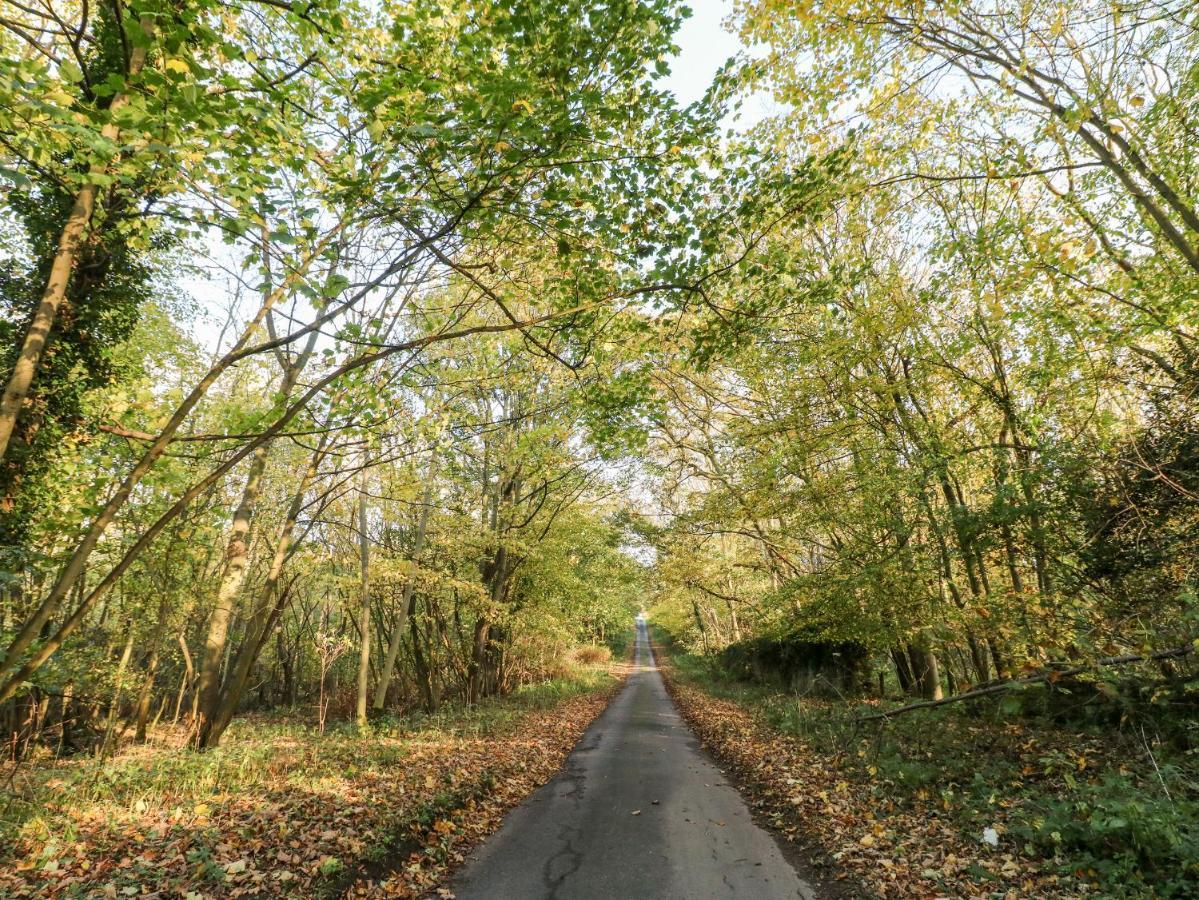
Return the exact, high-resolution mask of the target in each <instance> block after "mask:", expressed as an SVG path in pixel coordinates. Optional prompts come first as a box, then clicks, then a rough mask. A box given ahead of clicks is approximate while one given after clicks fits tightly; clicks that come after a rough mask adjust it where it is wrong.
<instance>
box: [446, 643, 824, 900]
mask: <svg viewBox="0 0 1199 900" xmlns="http://www.w3.org/2000/svg"><path fill="white" fill-rule="evenodd" d="M636 652H637V655H636V663H637V668H636V670H635V671H634V672H633V674H632V675H630V676H629V680H628V683H627V684H626V685H625V687H624V689H623V690H622V691H621V692H620V693H619V694H618V695H617V696H616V698H615V699H614V700H613V701H612V703H611V704H610V705H609V706H608V708H607V709H606V710H604V712H603V713H602V714H601V715H600V716H599V718H598V719H596V720H595V722H593V723H592V724H591V727H590V728H588V730H587V732H586V734H584V735H583V738H582V739H581V740H580V741H579V743H578V746H576V747H575V749H574V751H573V752H572V753H571V755H570V756H569V757H568V759H567V761H566V763H565V765H564V766H563V768H562V771H561V772H559V774H558V775H557V776H556V777H555V778H554V779H553V780H552V781H550V782H549V783H548V784H546V785H545V786H543V787H542V788H540V789H539V790H538V791H536V792H535V793H534V794H533V795H532V796H531V797H530V798H529V799H528V800H527V801H525V803H524V804H523V805H521V806H520V807H518V808H517V809H515V810H513V812H512V813H511V814H510V815H509V816H508V817H507V819H506V820H505V821H504V824H503V826H502V827H501V828H500V830H499V831H498V832H496V833H495V834H494V835H492V837H491V838H489V839H488V840H487V841H486V842H485V843H484V844H483V845H482V846H480V847H479V848H477V850H476V852H475V854H474V856H473V857H472V859H471V860H469V861H468V862H467V864H466V866H465V867H464V868H463V869H462V871H461V872H460V874H459V875H458V877H457V878H456V879H455V881H454V883H453V887H452V889H453V891H454V894H455V896H456V897H457V898H458V900H509V898H512V900H516V898H520V900H525V898H528V900H549V898H554V900H600V898H603V900H614V898H638V900H654V898H663V900H665V898H679V900H683V898H686V900H706V898H733V897H736V898H744V900H776V898H784V897H785V898H797V897H799V898H804V900H815V898H816V893H815V891H814V890H813V889H812V887H811V886H810V885H808V884H807V883H806V882H804V881H803V880H802V879H801V878H800V876H799V875H798V873H797V872H796V871H795V869H794V868H792V866H791V865H790V863H788V862H787V860H786V859H785V858H784V857H783V854H782V853H781V852H780V850H779V847H778V845H777V844H776V843H775V841H774V838H773V837H772V836H771V835H770V834H769V833H767V832H766V831H764V830H762V829H761V828H759V827H758V826H757V825H756V824H755V823H754V821H753V818H752V816H751V814H750V811H749V809H748V807H747V806H746V805H745V801H744V800H742V799H741V796H740V794H738V793H737V791H736V790H735V789H734V788H733V787H732V786H730V785H729V784H727V783H726V782H725V779H724V776H723V775H721V773H720V770H719V769H718V768H717V767H716V765H715V764H714V763H713V762H712V760H711V759H709V758H708V756H707V755H706V754H705V753H704V752H703V751H702V750H701V749H700V748H699V742H698V741H697V740H696V739H695V737H694V736H693V735H692V734H691V732H690V731H689V730H688V728H687V726H686V724H685V723H684V722H683V721H682V719H681V718H680V717H679V714H678V712H677V710H676V709H675V706H674V703H673V702H672V701H671V699H670V696H669V695H668V694H667V693H666V688H665V686H664V685H663V683H662V676H661V675H660V674H659V673H658V671H657V669H656V668H655V666H654V659H653V653H652V651H651V650H650V646H649V640H648V637H647V635H646V631H645V623H644V622H643V621H640V620H639V621H638V622H637V651H636Z"/></svg>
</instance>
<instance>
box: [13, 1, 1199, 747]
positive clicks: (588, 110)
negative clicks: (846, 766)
mask: <svg viewBox="0 0 1199 900" xmlns="http://www.w3.org/2000/svg"><path fill="white" fill-rule="evenodd" d="M685 15H686V11H685V10H684V9H683V7H682V6H681V5H679V4H677V3H675V2H672V0H606V2H601V0H552V2H550V0H505V2H497V0H435V2H423V0H422V2H420V3H407V2H400V0H395V2H390V0H389V2H380V3H361V4H359V3H351V2H343V0H312V2H307V0H305V2H290V3H288V2H278V0H245V2H242V3H236V4H229V3H216V2H211V0H202V2H198V3H190V4H181V3H178V2H174V0H135V2H114V3H106V4H89V3H88V2H86V0H84V2H58V0H38V2H31V3H17V2H8V0H5V2H3V3H0V50H2V52H0V194H2V197H3V202H2V204H0V209H2V212H0V215H2V216H3V224H2V228H0V232H2V235H3V237H2V238H0V240H2V241H3V254H2V257H0V303H2V307H3V314H2V316H0V335H2V340H0V347H2V348H3V354H4V361H3V372H4V379H5V390H4V394H3V399H2V401H0V453H2V454H3V461H2V465H0V498H2V499H0V507H2V523H0V553H2V560H3V564H2V569H3V585H2V586H0V638H2V642H0V648H2V649H0V733H2V734H3V736H4V738H5V743H6V750H5V756H6V757H7V758H8V759H9V760H10V761H12V762H16V761H19V760H21V759H24V758H26V757H28V756H30V755H35V754H36V753H38V752H41V753H47V752H48V753H53V754H60V755H69V754H72V753H80V752H87V753H92V754H100V755H104V754H107V753H111V752H113V751H114V750H115V749H116V748H117V747H119V746H121V745H123V744H125V743H128V742H131V741H144V740H146V739H147V737H148V736H152V735H153V734H154V733H155V730H156V729H159V730H169V729H174V731H175V732H182V733H184V734H186V739H187V741H189V742H190V743H191V744H192V745H193V746H194V747H196V748H197V749H201V750H203V749H206V748H211V747H213V746H215V745H217V744H218V743H219V742H220V740H221V738H222V736H223V734H224V733H225V731H226V729H227V728H228V727H229V726H230V724H231V722H234V721H235V716H237V715H239V714H241V713H246V712H255V711H257V712H265V711H275V712H277V711H280V710H291V711H293V712H294V713H296V714H297V715H300V716H302V717H304V718H305V720H306V721H311V722H312V723H314V724H318V725H319V727H320V728H321V729H324V728H325V726H326V723H327V722H329V721H356V722H357V723H358V724H359V725H360V726H364V727H365V726H367V725H368V723H369V722H370V721H371V720H372V719H377V718H378V717H380V716H381V715H384V714H389V713H397V712H403V711H407V710H412V709H418V708H422V709H426V710H436V709H437V708H438V707H439V706H440V705H442V704H444V703H447V702H453V703H468V704H474V703H477V702H479V701H481V700H482V699H483V698H486V697H490V696H493V695H497V694H504V693H507V692H509V691H510V690H512V689H513V688H515V687H517V686H519V685H521V684H525V683H529V682H533V681H537V680H540V679H544V678H548V677H552V676H553V675H554V674H556V673H557V672H559V671H560V669H561V667H562V666H563V664H564V660H565V659H566V658H567V657H568V656H569V655H570V653H571V652H572V650H575V648H579V647H586V646H588V645H593V644H604V643H609V644H611V645H612V647H613V648H614V649H615V650H616V651H617V652H620V651H621V650H622V647H623V642H624V641H626V640H627V636H628V633H629V626H630V623H631V620H632V617H633V615H634V614H635V613H636V612H637V611H638V610H641V609H647V610H652V616H653V617H654V618H655V619H656V620H658V621H661V622H662V623H663V624H664V625H665V626H666V627H668V628H669V629H670V631H671V632H672V633H673V634H674V636H675V638H676V639H677V640H678V641H679V642H681V643H682V644H683V645H684V646H689V647H691V648H692V649H694V650H696V651H699V652H703V653H709V654H717V653H722V654H723V657H722V658H724V659H725V660H727V661H728V664H729V665H730V666H732V667H733V668H738V667H739V668H740V669H741V670H744V671H751V670H752V671H758V672H760V671H761V670H764V669H765V670H779V671H782V672H784V674H788V675H790V674H794V673H797V672H804V673H807V674H809V675H810V674H813V673H823V674H830V673H835V675H836V678H835V679H834V680H835V681H837V684H838V689H839V690H842V691H849V692H852V693H855V694H858V695H863V696H873V695H878V694H880V693H881V694H883V695H888V696H892V697H894V696H897V695H900V694H904V695H910V697H911V698H912V699H918V698H924V699H927V700H936V699H940V698H943V697H946V696H949V695H953V694H960V693H963V692H966V691H969V690H971V689H972V688H975V687H977V686H979V685H993V684H995V683H996V682H998V681H1001V680H1005V679H1017V678H1020V677H1029V676H1036V677H1040V676H1041V675H1044V676H1045V677H1046V678H1047V679H1049V680H1056V679H1057V678H1059V677H1061V676H1062V675H1063V674H1068V675H1070V676H1071V677H1074V676H1077V675H1079V674H1081V675H1082V676H1083V678H1084V679H1091V681H1092V682H1093V683H1095V684H1097V685H1098V686H1099V688H1100V689H1104V688H1105V686H1106V685H1107V682H1106V680H1105V679H1107V678H1109V677H1115V676H1114V674H1110V673H1115V672H1126V671H1129V670H1128V669H1127V668H1126V667H1125V666H1124V665H1123V664H1124V663H1130V662H1131V663H1134V664H1135V663H1136V662H1137V660H1138V659H1148V661H1149V662H1150V663H1152V665H1143V666H1140V667H1139V668H1136V667H1135V666H1134V668H1135V670H1136V671H1137V672H1138V673H1139V676H1138V677H1141V678H1143V679H1145V683H1147V684H1151V685H1152V686H1153V689H1154V690H1157V691H1158V692H1159V695H1160V697H1162V698H1164V699H1163V700H1162V702H1163V703H1169V704H1176V705H1177V706H1178V707H1179V708H1181V709H1183V710H1186V709H1192V710H1193V706H1192V705H1191V704H1192V703H1193V689H1194V683H1193V682H1190V681H1188V680H1187V679H1188V677H1189V676H1188V673H1189V671H1190V670H1189V668H1188V666H1187V655H1188V654H1189V652H1190V650H1191V648H1192V646H1193V643H1192V642H1193V641H1194V640H1195V639H1196V636H1197V635H1199V600H1197V598H1196V595H1195V579H1196V571H1195V566H1196V551H1197V550H1199V546H1197V544H1199V403H1197V400H1196V390H1197V388H1199V343H1197V337H1196V331H1195V329H1196V324H1197V322H1196V314H1197V309H1199V211H1197V209H1196V200H1197V196H1199V150H1197V148H1199V12H1197V10H1196V7H1195V6H1194V4H1192V3H1188V2H1181V0H1180V2H1174V0H1123V2H1117V3H1110V2H1091V0H1078V2H1073V0H1061V2H1048V0H1045V2H1040V0H1028V2H1017V0H988V2H970V0H960V2H953V3H943V2H904V3H884V2H855V0H828V2H801V0H743V2H741V3H739V4H738V6H737V9H736V12H735V13H734V15H733V17H732V19H731V20H730V27H732V28H735V29H737V30H738V31H739V33H740V34H741V35H742V37H743V41H744V44H745V46H746V47H747V48H749V49H747V51H746V52H745V54H744V55H743V57H741V58H737V59H733V60H730V62H729V63H728V64H727V65H726V66H725V67H724V68H722V69H721V70H720V72H719V73H718V75H717V77H716V80H715V82H714V83H713V85H712V86H711V88H710V89H709V90H708V92H707V94H706V96H705V97H704V99H703V100H701V101H700V102H697V103H695V104H693V105H691V106H687V107H683V106H681V105H680V104H679V103H678V102H677V101H676V100H675V98H674V97H673V95H672V94H671V93H669V92H668V91H667V90H666V88H665V87H664V86H663V83H662V76H663V75H665V74H666V72H667V71H668V69H669V66H670V60H671V58H672V56H673V55H674V54H675V53H676V51H677V48H676V47H675V45H674V42H675V34H676V31H677V29H678V28H679V26H680V24H681V22H682V21H683V20H684V17H685ZM763 105H768V107H769V110H770V112H769V114H768V115H764V116H760V117H748V116H745V115H739V113H738V110H748V109H750V108H758V107H761V106H763ZM1106 689H1107V690H1115V688H1111V687H1106ZM1180 715H1181V716H1184V718H1185V713H1180ZM1190 721H1191V725H1187V724H1186V722H1185V721H1183V722H1182V723H1181V727H1180V731H1181V732H1187V731H1188V729H1190V728H1192V727H1193V718H1192V719H1191V720H1190Z"/></svg>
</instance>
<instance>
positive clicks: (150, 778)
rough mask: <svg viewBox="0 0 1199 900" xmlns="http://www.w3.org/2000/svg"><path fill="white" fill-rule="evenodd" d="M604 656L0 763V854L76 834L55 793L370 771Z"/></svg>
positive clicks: (197, 792) (517, 706)
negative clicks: (358, 704)
mask: <svg viewBox="0 0 1199 900" xmlns="http://www.w3.org/2000/svg"><path fill="white" fill-rule="evenodd" d="M614 680H615V677H614V676H613V675H612V674H611V673H610V672H609V671H608V669H607V667H606V666H598V665H597V666H574V667H573V668H572V669H570V670H569V671H567V672H566V673H565V674H563V675H562V676H560V677H558V678H554V679H551V680H548V681H544V682H540V683H536V684H530V685H526V686H523V687H520V688H518V689H517V690H515V691H514V692H512V693H511V694H509V695H507V696H504V697H499V698H494V699H490V700H487V701H485V702H483V703H480V704H478V705H476V706H473V707H468V706H466V705H465V704H461V703H452V704H446V705H444V706H442V708H441V709H439V710H438V711H437V712H436V713H431V714H430V713H424V712H414V713H409V714H405V715H398V716H396V715H385V716H382V717H380V718H378V719H376V720H373V721H372V722H371V723H370V725H369V726H368V728H366V729H365V730H359V729H358V728H357V727H356V726H355V725H353V724H352V723H345V722H334V723H330V724H329V726H328V727H327V729H326V730H325V732H324V733H321V732H320V731H319V730H318V729H317V727H316V726H315V724H314V723H313V722H312V721H311V720H312V718H313V717H312V715H311V714H310V713H311V711H310V710H305V711H304V712H303V713H296V714H287V713H280V714H272V715H263V716H258V715H254V716H244V717H239V718H238V719H236V720H234V723H233V724H232V725H231V726H230V728H229V730H228V732H227V733H226V734H225V736H224V739H223V741H222V743H221V745H220V746H219V747H217V748H215V749H212V750H209V751H206V752H203V753H200V752H195V751H192V750H189V749H186V748H185V747H183V746H181V744H182V742H183V741H182V736H181V735H179V734H171V735H164V736H160V737H159V740H158V741H154V740H152V741H151V742H150V743H148V744H146V745H143V746H127V747H125V748H123V749H122V750H121V751H119V752H118V753H116V754H115V755H114V756H112V757H110V758H108V759H104V760H97V759H94V758H91V757H82V756H78V757H74V758H66V759H59V760H54V759H41V760H35V761H33V762H28V761H27V762H24V763H22V764H21V765H19V766H18V767H17V768H16V771H15V773H14V772H13V770H12V764H11V763H9V764H8V766H7V767H6V769H5V770H4V771H3V772H0V774H2V775H3V776H4V779H5V781H7V780H8V778H9V776H10V775H11V776H12V782H11V783H12V786H13V788H14V790H13V791H12V792H10V793H9V794H8V796H6V797H5V798H3V799H2V800H0V859H2V858H3V856H4V848H5V847H10V846H12V845H13V844H14V843H15V841H16V840H17V838H18V837H20V836H25V837H27V838H28V837H34V838H35V839H36V838H37V837H38V836H39V835H41V836H48V835H51V834H53V835H54V836H55V837H57V839H58V840H59V841H60V842H63V841H66V842H69V841H71V840H73V838H74V835H73V834H72V833H71V829H72V828H73V824H72V822H73V820H72V819H71V818H70V817H66V816H61V815H58V814H57V813H56V811H55V805H56V803H61V802H62V799H63V798H64V797H69V798H70V805H71V807H72V808H73V809H74V810H76V811H78V810H80V809H87V808H94V809H95V810H96V811H97V812H98V814H100V815H105V814H106V812H107V811H114V812H115V811H121V810H140V809H171V808H182V809H194V808H195V807H196V806H197V805H198V804H203V803H204V802H205V801H207V800H208V799H210V798H212V797H215V796H218V795H226V796H228V795H235V794H242V793H247V794H252V793H254V792H256V791H259V790H262V789H265V788H269V789H271V790H273V791H279V790H286V789H287V788H296V789H299V790H303V791H312V790H314V789H320V788H321V787H322V785H326V784H327V786H329V787H331V788H332V787H334V786H336V785H337V784H341V783H344V782H346V781H348V780H351V779H354V778H359V777H367V778H369V777H372V775H374V774H375V773H384V772H386V771H387V770H388V769H389V768H391V767H394V766H397V765H402V764H403V763H404V761H405V759H406V758H408V757H409V756H410V754H411V753H412V750H413V748H414V747H418V746H420V745H424V744H430V743H435V742H437V741H438V740H440V739H445V738H451V737H455V736H461V737H485V736H487V735H490V734H497V733H499V732H502V731H503V730H504V729H506V728H508V727H510V726H512V725H514V724H515V723H516V722H517V721H519V719H520V718H521V717H522V715H525V714H527V713H529V712H533V711H539V710H547V709H550V708H552V707H554V706H555V705H557V704H558V703H560V702H562V701H564V700H567V699H569V698H571V697H575V696H579V695H582V694H588V693H592V692H595V691H599V690H602V689H604V688H605V687H607V686H609V685H611V684H612V683H613V682H614Z"/></svg>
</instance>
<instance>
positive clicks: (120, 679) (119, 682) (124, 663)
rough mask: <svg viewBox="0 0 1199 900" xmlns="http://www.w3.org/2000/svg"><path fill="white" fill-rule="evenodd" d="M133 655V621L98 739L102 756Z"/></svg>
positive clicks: (106, 750)
mask: <svg viewBox="0 0 1199 900" xmlns="http://www.w3.org/2000/svg"><path fill="white" fill-rule="evenodd" d="M132 655H133V623H129V637H127V638H126V639H125V649H124V650H123V651H121V661H120V662H119V663H118V664H117V677H116V686H115V687H114V688H113V691H112V703H111V704H109V707H108V721H107V722H106V723H105V725H104V738H103V739H102V740H101V741H100V747H99V750H98V755H99V756H100V757H101V758H103V757H104V756H106V755H107V754H108V750H109V744H110V743H111V741H112V728H113V725H114V724H115V723H116V719H117V713H118V712H119V711H120V708H121V693H122V690H123V688H124V686H125V670H126V669H127V668H129V658H130V657H131V656H132Z"/></svg>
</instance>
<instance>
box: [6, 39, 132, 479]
mask: <svg viewBox="0 0 1199 900" xmlns="http://www.w3.org/2000/svg"><path fill="white" fill-rule="evenodd" d="M141 27H142V30H143V31H144V32H145V35H146V37H147V39H149V38H152V36H153V34H154V23H153V21H152V20H150V19H142V20H141ZM148 44H149V40H147V41H146V42H144V43H140V44H138V45H135V46H134V47H133V48H132V50H131V51H130V53H129V68H128V70H127V71H126V76H125V80H126V81H128V80H131V79H133V78H134V77H135V76H137V74H138V73H139V72H141V70H142V67H143V66H144V65H145V62H146V52H147V50H148V49H149V48H148ZM128 103H129V94H128V93H127V92H125V91H121V92H119V93H117V94H115V95H114V96H113V98H112V102H111V103H109V106H108V122H107V124H105V125H104V127H103V128H101V129H100V137H101V139H102V140H101V143H108V144H111V145H114V146H115V145H117V144H118V143H119V140H118V139H119V137H120V133H121V130H120V126H119V125H118V124H117V120H118V118H119V116H118V115H117V113H118V112H119V111H120V110H121V109H122V108H123V107H125V106H127V105H128ZM108 166H109V161H105V162H96V163H93V164H92V165H91V167H90V168H89V169H88V176H89V177H88V181H87V183H86V184H84V185H83V187H81V188H80V189H79V193H77V194H76V195H75V202H74V203H73V204H71V211H70V213H69V214H68V215H67V221H66V223H65V224H64V225H63V228H62V232H61V233H60V234H59V238H58V249H57V250H56V251H55V253H54V261H53V262H52V263H51V265H50V276H49V278H47V280H46V287H45V289H44V290H43V291H42V299H41V301H40V302H39V303H38V306H37V309H36V310H34V313H33V319H32V320H31V321H30V323H29V330H28V331H26V333H25V340H24V341H23V342H22V344H21V353H20V355H19V356H18V357H17V361H16V363H15V364H14V365H13V370H12V372H11V373H10V374H9V376H8V383H7V384H6V385H5V388H4V394H3V396H2V397H0V461H2V460H3V459H4V456H5V454H6V453H7V452H8V445H9V443H10V442H11V440H12V435H13V431H14V430H15V428H16V424H17V418H18V416H19V415H20V413H21V407H22V406H23V405H24V403H25V398H26V396H28V394H29V388H30V386H31V385H32V384H33V379H34V376H35V375H37V371H38V368H39V367H40V365H41V362H42V355H43V353H44V352H45V349H46V341H47V340H48V339H49V337H50V330H51V329H52V328H53V327H54V320H55V319H56V318H57V317H58V310H59V308H60V307H61V306H62V303H63V300H64V299H65V298H66V296H67V288H68V286H69V285H70V281H71V274H72V272H73V271H74V269H75V264H76V262H77V261H78V259H79V250H80V247H81V246H82V245H83V240H84V236H85V233H86V232H87V228H88V224H89V223H90V222H91V219H92V213H93V212H94V211H95V208H96V196H97V195H98V193H99V190H100V187H99V184H98V183H97V182H96V181H95V180H93V177H92V176H97V175H103V174H104V173H105V170H107V168H108Z"/></svg>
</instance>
